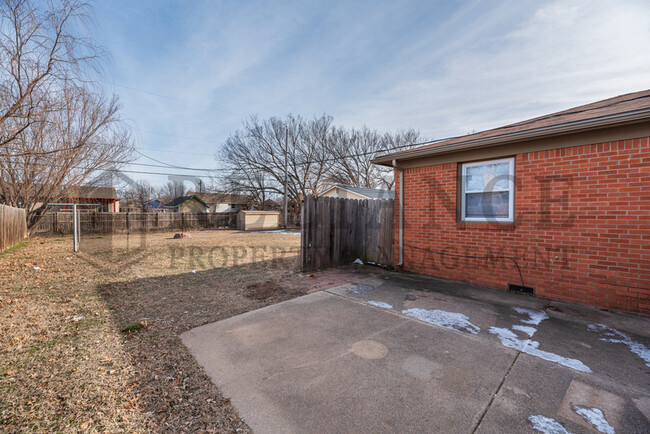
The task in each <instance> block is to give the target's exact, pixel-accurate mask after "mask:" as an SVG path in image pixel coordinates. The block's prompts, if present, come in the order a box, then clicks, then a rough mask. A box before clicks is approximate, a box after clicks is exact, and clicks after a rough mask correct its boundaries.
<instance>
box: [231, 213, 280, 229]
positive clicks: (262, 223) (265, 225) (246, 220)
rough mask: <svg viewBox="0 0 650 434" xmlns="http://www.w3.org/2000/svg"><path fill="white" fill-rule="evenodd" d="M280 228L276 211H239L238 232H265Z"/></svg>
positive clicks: (278, 215) (278, 214)
mask: <svg viewBox="0 0 650 434" xmlns="http://www.w3.org/2000/svg"><path fill="white" fill-rule="evenodd" d="M279 227H280V213H279V212H278V211H239V213H237V229H239V230H240V231H266V230H273V229H278V228H279Z"/></svg>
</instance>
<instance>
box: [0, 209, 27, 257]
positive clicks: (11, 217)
mask: <svg viewBox="0 0 650 434" xmlns="http://www.w3.org/2000/svg"><path fill="white" fill-rule="evenodd" d="M25 238H27V221H26V214H25V210H24V209H20V208H14V207H11V206H8V205H0V251H3V250H5V249H8V248H10V247H13V246H15V245H16V244H20V243H22V242H23V241H24V240H25Z"/></svg>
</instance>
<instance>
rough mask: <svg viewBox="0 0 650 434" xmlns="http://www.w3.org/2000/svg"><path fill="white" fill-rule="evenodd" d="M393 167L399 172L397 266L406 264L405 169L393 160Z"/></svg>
mask: <svg viewBox="0 0 650 434" xmlns="http://www.w3.org/2000/svg"><path fill="white" fill-rule="evenodd" d="M393 167H394V168H395V170H397V171H398V172H399V259H398V260H397V266H398V267H401V266H402V265H404V170H403V169H400V168H399V167H398V166H397V160H393Z"/></svg>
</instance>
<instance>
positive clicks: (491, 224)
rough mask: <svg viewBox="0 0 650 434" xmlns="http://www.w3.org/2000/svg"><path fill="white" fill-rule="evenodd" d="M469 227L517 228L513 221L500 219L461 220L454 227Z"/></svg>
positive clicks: (503, 229)
mask: <svg viewBox="0 0 650 434" xmlns="http://www.w3.org/2000/svg"><path fill="white" fill-rule="evenodd" d="M469 228H480V229H495V230H501V231H514V230H515V229H516V228H517V225H516V224H515V222H500V221H480V220H477V221H471V220H470V221H467V220H461V221H457V222H456V229H460V230H465V229H469Z"/></svg>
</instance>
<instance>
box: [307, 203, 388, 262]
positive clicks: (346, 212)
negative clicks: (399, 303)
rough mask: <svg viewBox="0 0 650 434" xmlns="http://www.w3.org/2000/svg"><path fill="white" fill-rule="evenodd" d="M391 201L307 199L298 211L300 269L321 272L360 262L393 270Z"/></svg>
mask: <svg viewBox="0 0 650 434" xmlns="http://www.w3.org/2000/svg"><path fill="white" fill-rule="evenodd" d="M393 207H394V201H393V200H392V199H388V200H354V199H343V198H334V197H314V196H308V197H307V198H306V199H305V201H304V203H303V207H302V225H301V228H302V234H301V243H302V258H301V260H302V268H303V270H304V271H314V270H321V269H324V268H329V267H335V266H337V265H343V264H349V263H351V262H353V261H354V260H355V259H357V258H360V259H362V260H364V261H366V262H368V261H370V262H375V263H377V264H382V265H386V266H389V267H391V266H393V210H394V208H393Z"/></svg>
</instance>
